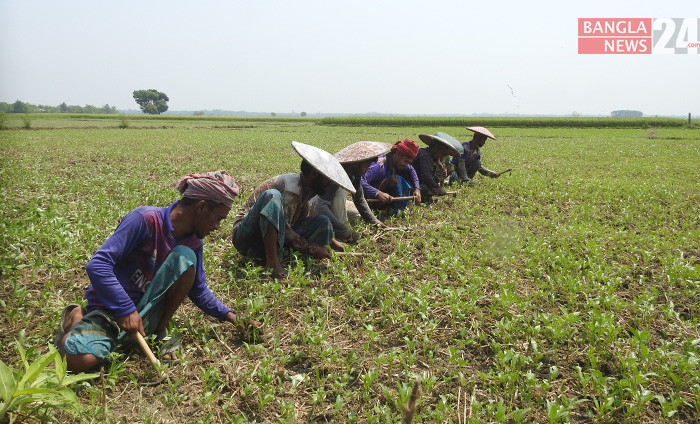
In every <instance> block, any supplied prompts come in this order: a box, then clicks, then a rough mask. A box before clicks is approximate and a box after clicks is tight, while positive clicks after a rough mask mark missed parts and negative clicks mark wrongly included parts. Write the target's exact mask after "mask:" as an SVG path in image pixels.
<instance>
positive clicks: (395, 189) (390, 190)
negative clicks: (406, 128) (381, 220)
mask: <svg viewBox="0 0 700 424" xmlns="http://www.w3.org/2000/svg"><path fill="white" fill-rule="evenodd" d="M417 154H418V145H417V144H416V142H415V141H413V140H411V139H408V138H407V139H405V140H403V141H398V142H396V143H394V145H393V146H392V148H391V151H390V152H389V153H387V154H386V155H383V156H379V158H378V159H377V161H376V162H374V163H373V164H372V165H370V167H369V170H368V171H367V172H366V173H365V175H363V176H362V180H361V184H362V189H363V190H364V192H365V197H366V198H368V199H377V200H378V201H379V208H380V209H381V208H386V207H387V206H389V205H390V204H391V205H392V206H393V212H394V213H399V212H400V211H402V210H403V209H405V208H406V206H407V205H408V201H405V200H404V201H395V200H394V199H393V198H394V197H404V196H411V195H412V196H415V200H414V202H415V204H417V205H418V204H420V202H421V190H420V182H419V181H418V175H417V174H416V170H415V169H413V167H412V166H411V162H412V161H413V159H415V158H416V155H417ZM373 207H374V204H373Z"/></svg>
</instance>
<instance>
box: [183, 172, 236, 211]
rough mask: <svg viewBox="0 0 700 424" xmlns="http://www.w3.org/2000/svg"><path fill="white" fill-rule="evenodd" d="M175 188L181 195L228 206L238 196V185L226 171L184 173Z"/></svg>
mask: <svg viewBox="0 0 700 424" xmlns="http://www.w3.org/2000/svg"><path fill="white" fill-rule="evenodd" d="M177 190H178V191H179V192H180V194H182V196H183V197H189V198H190V199H197V200H211V201H214V202H216V203H221V204H222V205H225V206H227V207H229V208H230V207H231V206H232V205H233V199H234V198H235V197H236V196H238V186H237V185H236V182H235V181H234V180H233V178H232V177H231V176H230V175H229V174H227V173H226V171H215V172H207V173H206V174H189V175H185V176H184V177H182V178H180V182H179V183H178V184H177Z"/></svg>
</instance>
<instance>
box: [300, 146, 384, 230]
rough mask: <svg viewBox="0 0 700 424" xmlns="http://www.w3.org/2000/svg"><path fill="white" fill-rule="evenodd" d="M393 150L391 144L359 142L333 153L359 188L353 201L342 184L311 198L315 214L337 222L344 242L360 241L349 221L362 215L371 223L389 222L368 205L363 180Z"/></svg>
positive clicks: (335, 228)
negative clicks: (380, 157) (348, 198)
mask: <svg viewBox="0 0 700 424" xmlns="http://www.w3.org/2000/svg"><path fill="white" fill-rule="evenodd" d="M389 149H391V144H389V143H380V142H378V141H358V142H357V143H353V144H351V145H349V146H347V147H345V148H344V149H342V150H340V151H339V152H338V153H336V154H335V155H333V156H335V158H336V159H338V162H340V164H341V165H342V166H343V169H344V170H345V172H346V173H347V174H348V177H349V178H350V181H351V182H352V185H353V187H354V188H355V194H353V195H352V201H348V200H347V193H348V192H347V191H345V189H343V188H342V187H340V186H339V185H334V186H332V187H330V188H329V189H328V190H326V193H325V194H324V195H323V196H315V197H313V198H312V199H311V215H324V216H327V217H328V219H330V220H331V224H333V230H334V231H335V238H336V239H338V240H340V241H343V242H355V241H356V239H357V237H356V236H355V235H354V234H353V233H352V229H351V228H350V227H349V226H348V225H346V223H347V222H348V221H353V220H354V219H356V218H357V217H358V216H361V217H362V219H363V220H364V221H365V222H367V223H369V224H372V225H377V226H380V227H384V228H386V225H385V224H384V223H383V222H381V221H380V220H379V219H377V217H376V216H374V213H373V212H372V209H370V207H369V205H368V204H367V200H366V199H365V194H364V191H363V190H362V186H361V185H360V180H361V179H362V176H363V175H364V174H365V173H366V172H367V171H368V170H369V167H370V165H371V164H372V163H373V162H375V161H376V160H377V157H379V155H383V154H385V153H386V152H388V151H389ZM348 218H350V219H348Z"/></svg>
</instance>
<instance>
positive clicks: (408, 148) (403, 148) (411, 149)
mask: <svg viewBox="0 0 700 424" xmlns="http://www.w3.org/2000/svg"><path fill="white" fill-rule="evenodd" d="M392 150H395V151H396V153H399V154H401V155H405V156H408V157H409V158H411V160H413V159H415V158H416V155H417V154H418V144H416V142H415V141H413V140H411V139H410V138H407V139H405V140H404V141H397V142H396V143H394V147H392Z"/></svg>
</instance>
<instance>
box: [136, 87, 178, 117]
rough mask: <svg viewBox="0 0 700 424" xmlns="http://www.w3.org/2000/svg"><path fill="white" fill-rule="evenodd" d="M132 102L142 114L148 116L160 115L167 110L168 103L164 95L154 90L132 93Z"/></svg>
mask: <svg viewBox="0 0 700 424" xmlns="http://www.w3.org/2000/svg"><path fill="white" fill-rule="evenodd" d="M134 100H136V103H138V105H139V106H140V107H141V111H142V112H143V113H148V114H150V115H160V114H161V113H163V112H165V111H166V110H168V102H169V101H170V99H169V98H168V96H167V95H166V94H165V93H161V92H160V91H158V90H154V89H150V90H136V91H134Z"/></svg>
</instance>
